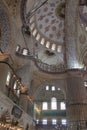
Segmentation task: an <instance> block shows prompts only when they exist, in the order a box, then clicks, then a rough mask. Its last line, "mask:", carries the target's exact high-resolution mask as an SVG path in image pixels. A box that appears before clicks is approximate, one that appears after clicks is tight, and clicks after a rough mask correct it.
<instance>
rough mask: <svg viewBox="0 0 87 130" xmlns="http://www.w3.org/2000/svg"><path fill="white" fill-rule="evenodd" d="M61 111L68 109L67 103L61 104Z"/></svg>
mask: <svg viewBox="0 0 87 130" xmlns="http://www.w3.org/2000/svg"><path fill="white" fill-rule="evenodd" d="M60 109H61V110H65V109H66V104H65V102H61V103H60Z"/></svg>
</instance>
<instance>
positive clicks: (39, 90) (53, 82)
mask: <svg viewBox="0 0 87 130" xmlns="http://www.w3.org/2000/svg"><path fill="white" fill-rule="evenodd" d="M47 85H48V86H50V87H51V86H55V87H56V88H60V90H61V92H62V93H63V94H64V99H66V80H64V79H60V80H47V81H45V82H44V83H41V84H40V85H39V86H37V87H36V88H37V90H36V91H35V93H34V99H37V98H38V96H40V97H42V98H43V96H45V95H44V93H43V91H44V90H45V87H46V86H47ZM56 93H57V91H56Z"/></svg>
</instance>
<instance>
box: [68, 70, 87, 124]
mask: <svg viewBox="0 0 87 130" xmlns="http://www.w3.org/2000/svg"><path fill="white" fill-rule="evenodd" d="M82 73H83V72H82V71H80V70H72V71H68V72H67V93H66V95H67V105H66V107H67V118H68V121H70V122H77V121H78V122H82V121H84V123H83V125H84V126H85V125H86V121H87V93H86V88H85V86H84V82H83V74H82Z"/></svg>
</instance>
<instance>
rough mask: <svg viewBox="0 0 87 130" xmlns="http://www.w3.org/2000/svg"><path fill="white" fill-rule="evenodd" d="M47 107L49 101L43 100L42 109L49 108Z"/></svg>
mask: <svg viewBox="0 0 87 130" xmlns="http://www.w3.org/2000/svg"><path fill="white" fill-rule="evenodd" d="M47 109H48V104H47V102H43V104H42V110H47Z"/></svg>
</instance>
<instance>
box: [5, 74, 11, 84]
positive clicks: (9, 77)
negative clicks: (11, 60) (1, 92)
mask: <svg viewBox="0 0 87 130" xmlns="http://www.w3.org/2000/svg"><path fill="white" fill-rule="evenodd" d="M10 79H11V73H10V72H8V74H7V79H6V85H9V83H10Z"/></svg>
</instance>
